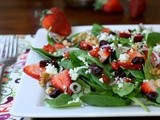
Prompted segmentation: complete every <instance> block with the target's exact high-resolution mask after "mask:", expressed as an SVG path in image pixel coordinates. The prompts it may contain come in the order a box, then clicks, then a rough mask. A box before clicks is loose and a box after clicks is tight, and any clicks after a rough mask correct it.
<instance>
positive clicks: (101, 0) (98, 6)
mask: <svg viewBox="0 0 160 120" xmlns="http://www.w3.org/2000/svg"><path fill="white" fill-rule="evenodd" d="M107 1H108V0H95V3H94V4H93V6H94V10H100V9H101V8H102V6H103V5H104V4H105V3H106V2H107Z"/></svg>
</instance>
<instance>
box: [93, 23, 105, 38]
mask: <svg viewBox="0 0 160 120" xmlns="http://www.w3.org/2000/svg"><path fill="white" fill-rule="evenodd" d="M102 29H103V26H102V25H99V24H96V23H95V24H93V27H92V29H91V32H92V34H93V35H95V36H98V35H99V34H100V32H101V30H102Z"/></svg>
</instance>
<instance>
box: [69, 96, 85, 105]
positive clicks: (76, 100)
mask: <svg viewBox="0 0 160 120" xmlns="http://www.w3.org/2000/svg"><path fill="white" fill-rule="evenodd" d="M74 102H82V101H81V100H80V99H79V97H77V98H76V99H75V100H72V101H68V103H67V104H70V103H74Z"/></svg>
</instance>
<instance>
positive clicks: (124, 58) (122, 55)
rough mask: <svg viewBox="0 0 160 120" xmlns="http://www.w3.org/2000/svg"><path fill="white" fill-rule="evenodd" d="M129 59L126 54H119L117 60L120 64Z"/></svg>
mask: <svg viewBox="0 0 160 120" xmlns="http://www.w3.org/2000/svg"><path fill="white" fill-rule="evenodd" d="M128 59H129V55H128V54H127V53H123V54H120V56H119V60H120V61H121V62H126V61H127V60H128Z"/></svg>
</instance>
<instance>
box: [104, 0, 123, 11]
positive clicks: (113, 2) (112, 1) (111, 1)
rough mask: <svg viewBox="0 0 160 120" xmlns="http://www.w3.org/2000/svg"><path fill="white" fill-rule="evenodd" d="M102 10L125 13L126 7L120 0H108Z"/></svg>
mask: <svg viewBox="0 0 160 120" xmlns="http://www.w3.org/2000/svg"><path fill="white" fill-rule="evenodd" d="M102 10H103V11H104V12H108V13H123V12H124V9H123V6H122V4H121V2H120V1H119V0H107V1H106V3H105V4H104V5H103V7H102Z"/></svg>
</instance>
